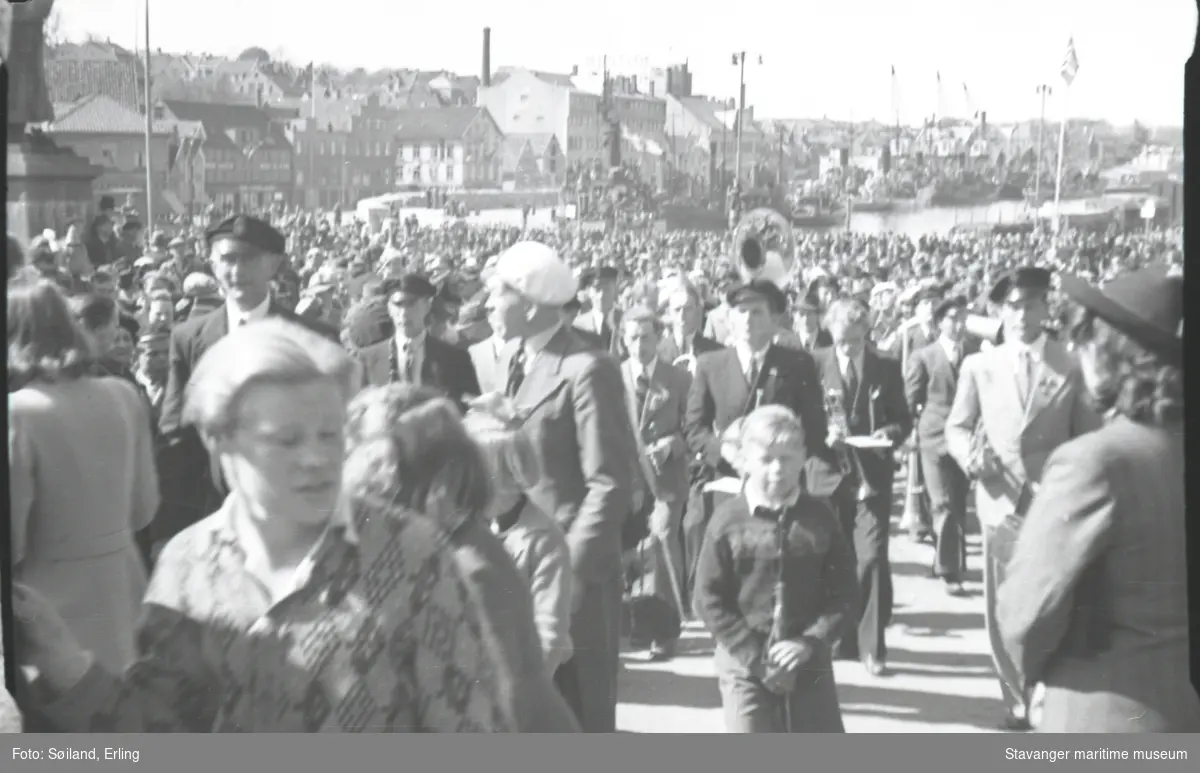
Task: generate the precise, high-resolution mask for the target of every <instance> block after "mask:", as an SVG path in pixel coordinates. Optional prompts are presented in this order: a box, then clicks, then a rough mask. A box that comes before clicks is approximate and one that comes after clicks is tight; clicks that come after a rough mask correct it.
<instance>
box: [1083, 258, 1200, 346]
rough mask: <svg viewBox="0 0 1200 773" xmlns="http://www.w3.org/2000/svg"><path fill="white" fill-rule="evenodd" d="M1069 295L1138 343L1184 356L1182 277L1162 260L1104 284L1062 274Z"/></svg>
mask: <svg viewBox="0 0 1200 773" xmlns="http://www.w3.org/2000/svg"><path fill="white" fill-rule="evenodd" d="M1062 290H1063V293H1065V294H1066V296H1067V297H1068V298H1070V299H1071V300H1072V301H1074V302H1075V303H1078V304H1079V305H1080V306H1082V307H1084V308H1085V309H1087V310H1088V311H1090V312H1092V313H1093V314H1095V315H1096V316H1097V317H1099V318H1100V319H1102V320H1104V321H1105V322H1107V323H1108V324H1109V325H1111V326H1112V327H1113V328H1115V329H1116V330H1118V331H1120V332H1121V333H1124V334H1125V335H1127V336H1129V337H1130V338H1132V339H1133V340H1134V341H1136V342H1137V343H1139V344H1141V345H1142V346H1144V347H1146V348H1147V349H1150V350H1152V351H1155V352H1158V353H1160V354H1165V355H1168V356H1172V357H1182V356H1183V277H1182V276H1179V275H1177V274H1175V273H1174V272H1172V271H1171V269H1170V267H1168V266H1166V265H1164V264H1157V265H1153V266H1148V267H1146V268H1143V269H1140V270H1138V271H1134V272H1132V273H1129V274H1124V275H1123V276H1120V277H1117V278H1116V279H1114V280H1113V281H1111V282H1109V283H1108V284H1106V285H1105V286H1104V287H1102V288H1101V287H1096V286H1094V285H1091V284H1088V283H1087V282H1085V281H1083V280H1082V279H1080V278H1079V277H1076V276H1070V275H1065V276H1063V278H1062Z"/></svg>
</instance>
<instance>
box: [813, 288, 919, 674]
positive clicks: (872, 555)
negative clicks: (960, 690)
mask: <svg viewBox="0 0 1200 773" xmlns="http://www.w3.org/2000/svg"><path fill="white" fill-rule="evenodd" d="M825 318H826V320H827V323H826V324H827V325H828V326H829V334H830V336H831V337H832V338H833V346H831V347H829V348H827V349H820V350H818V351H817V352H816V354H815V355H814V358H815V359H816V363H817V368H818V370H819V372H820V374H821V383H822V389H823V391H824V394H825V395H826V396H827V397H828V398H829V399H830V401H831V403H837V404H839V405H840V413H841V414H842V417H844V418H843V419H842V420H836V419H837V417H836V416H835V415H833V412H831V419H830V438H829V442H830V444H831V445H833V446H834V447H835V448H836V449H837V453H838V454H839V455H840V457H841V459H842V460H843V468H844V469H846V470H847V471H848V474H847V475H846V477H845V479H843V480H842V481H841V485H840V486H839V488H838V490H837V491H836V492H835V494H834V496H833V502H834V506H835V508H836V509H837V512H838V515H839V518H840V519H841V522H842V528H843V529H844V530H845V533H846V538H847V539H848V540H850V542H851V544H852V546H853V548H854V554H855V559H856V561H857V564H858V583H859V588H860V593H861V596H860V608H859V614H858V616H857V617H858V630H857V635H855V634H848V635H847V636H846V637H845V638H843V639H842V643H841V647H840V649H841V653H840V654H841V655H842V656H843V657H845V658H859V659H861V660H862V662H863V665H864V666H865V667H866V669H867V672H868V673H870V674H871V675H873V676H881V675H883V674H884V673H885V672H886V670H887V644H886V642H885V641H884V630H885V628H886V627H887V625H888V623H889V622H890V621H891V617H892V569H891V565H890V564H889V562H888V534H889V526H890V521H891V514H892V485H893V483H894V478H895V474H896V470H895V464H896V463H895V455H894V454H895V449H896V448H897V447H898V446H899V445H900V444H901V443H903V442H904V440H905V438H907V437H908V433H909V432H910V431H912V420H911V419H910V418H909V413H908V405H907V404H906V403H905V400H904V381H903V378H902V377H901V374H900V367H899V363H897V362H896V361H895V360H892V359H888V358H885V357H882V356H880V355H879V354H877V353H876V352H875V351H873V350H872V349H871V347H869V346H867V331H868V326H869V324H870V321H869V319H868V315H867V309H866V307H865V306H864V305H863V304H861V303H860V302H858V301H856V300H853V299H849V298H843V299H840V300H837V301H834V302H833V304H832V305H831V306H830V307H829V310H828V311H827V312H826V316H825ZM847 437H849V438H865V437H869V438H872V439H874V440H875V441H876V442H878V443H880V444H881V445H880V447H875V448H860V447H854V446H852V445H849V444H847V442H846V440H847Z"/></svg>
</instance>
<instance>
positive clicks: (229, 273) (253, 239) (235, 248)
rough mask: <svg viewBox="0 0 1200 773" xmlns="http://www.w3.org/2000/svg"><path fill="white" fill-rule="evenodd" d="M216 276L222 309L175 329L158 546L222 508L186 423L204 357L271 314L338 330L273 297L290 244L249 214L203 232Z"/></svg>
mask: <svg viewBox="0 0 1200 773" xmlns="http://www.w3.org/2000/svg"><path fill="white" fill-rule="evenodd" d="M206 241H207V244H208V248H209V260H210V262H211V264H212V269H213V275H214V276H215V277H216V279H217V281H218V282H219V283H220V285H221V288H222V290H223V291H224V293H225V303H224V304H223V305H222V306H220V307H219V308H217V309H214V310H213V311H210V312H209V313H207V314H204V315H202V316H198V317H192V318H190V319H188V321H187V322H184V323H182V324H180V325H178V326H176V327H175V328H174V330H172V331H171V343H170V347H169V351H168V354H167V357H168V363H169V364H168V370H167V386H166V390H165V393H164V395H163V400H162V409H161V411H162V412H161V414H160V417H159V431H160V432H161V434H162V441H163V447H162V449H161V450H160V453H159V468H160V480H161V481H162V482H161V489H162V492H163V494H162V500H163V502H162V507H161V509H160V510H159V514H158V517H156V518H155V520H154V523H152V524H151V526H150V530H151V535H152V542H153V544H154V545H155V547H156V549H157V548H161V547H162V545H163V543H165V542H166V541H167V540H169V539H170V538H171V537H173V536H175V535H176V534H178V533H179V532H180V531H182V530H183V529H185V528H187V527H188V526H190V525H192V524H193V523H195V522H196V521H199V520H200V519H202V518H204V517H206V516H208V515H210V514H212V513H213V512H214V511H215V510H216V509H217V508H218V507H219V506H220V504H221V501H222V499H223V494H222V493H221V489H222V488H223V485H222V483H221V481H220V480H219V474H218V472H217V471H216V470H215V469H213V466H212V464H211V462H210V459H209V455H208V451H207V450H206V449H205V448H204V444H203V443H202V442H201V440H200V436H199V434H197V432H196V430H195V429H194V428H193V427H191V426H185V425H184V424H183V423H182V415H183V404H184V397H185V392H186V389H187V383H188V379H190V378H191V375H192V371H193V370H194V369H195V367H196V363H198V362H199V361H200V358H201V357H203V356H204V353H205V352H206V351H208V350H209V348H211V347H212V345H213V344H215V343H216V342H217V341H219V340H220V339H221V338H222V337H224V336H225V335H226V334H227V333H228V332H229V331H230V330H231V329H232V328H235V327H240V326H241V325H245V324H248V323H251V322H255V321H257V320H261V319H265V318H267V317H283V318H284V319H287V320H290V321H292V322H295V323H297V324H299V325H303V326H304V327H307V328H308V329H310V330H313V331H314V332H316V333H319V334H321V335H323V336H325V337H327V338H329V339H330V340H333V341H337V340H338V335H337V331H335V330H331V329H330V328H328V327H327V326H325V325H322V324H321V323H319V322H311V321H308V320H305V319H302V318H300V317H298V316H296V315H295V314H293V313H292V312H290V311H288V310H287V309H285V308H283V307H282V306H280V305H279V304H277V303H276V302H275V300H274V299H273V298H272V297H271V293H270V286H271V279H272V277H274V276H275V274H276V272H277V271H278V270H279V268H280V265H281V264H282V263H283V262H284V260H286V258H285V255H284V250H285V249H286V242H285V239H284V237H283V235H282V234H281V233H279V232H278V231H276V230H275V229H274V228H272V227H271V225H270V224H268V223H266V222H264V221H262V220H259V219H257V218H254V217H250V216H248V215H236V216H234V217H230V218H228V219H226V220H224V221H222V222H220V223H219V224H217V225H216V226H214V227H213V228H211V229H209V231H208V233H207V234H206Z"/></svg>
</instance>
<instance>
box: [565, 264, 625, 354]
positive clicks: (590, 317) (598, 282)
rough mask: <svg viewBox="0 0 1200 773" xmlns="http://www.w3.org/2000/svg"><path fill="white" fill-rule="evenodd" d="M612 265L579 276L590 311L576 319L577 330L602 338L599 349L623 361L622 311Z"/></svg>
mask: <svg viewBox="0 0 1200 773" xmlns="http://www.w3.org/2000/svg"><path fill="white" fill-rule="evenodd" d="M619 277H620V275H619V274H618V273H617V270H616V269H615V268H613V267H612V266H601V267H600V268H595V269H588V270H587V271H584V272H583V274H581V275H580V277H579V289H580V290H581V291H583V292H584V293H585V294H586V295H587V297H588V300H589V301H591V308H589V309H588V310H587V311H585V312H583V313H582V314H580V315H578V316H577V317H576V318H575V327H577V328H579V329H580V330H586V331H587V332H589V333H594V334H595V335H597V336H599V337H600V346H601V347H602V348H603V349H604V350H605V351H607V352H608V353H609V354H611V355H613V356H614V357H616V358H617V359H618V360H620V359H621V358H622V357H624V355H625V353H624V352H623V351H621V350H622V348H623V347H622V344H621V310H620V309H618V308H617V280H618V278H619Z"/></svg>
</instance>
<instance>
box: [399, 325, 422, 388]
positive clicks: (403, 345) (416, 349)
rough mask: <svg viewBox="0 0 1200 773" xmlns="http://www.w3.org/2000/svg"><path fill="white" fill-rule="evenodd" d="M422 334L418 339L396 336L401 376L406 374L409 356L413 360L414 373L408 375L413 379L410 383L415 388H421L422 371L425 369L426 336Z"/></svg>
mask: <svg viewBox="0 0 1200 773" xmlns="http://www.w3.org/2000/svg"><path fill="white" fill-rule="evenodd" d="M426 335H427V334H426V333H424V332H422V333H421V334H420V335H418V336H417V337H416V338H406V337H405V336H404V334H403V333H397V334H396V356H397V360H396V364H397V366H398V367H399V368H400V370H401V375H402V376H403V375H404V373H403V371H404V363H405V361H406V359H407V357H406V354H405V353H406V352H408V353H410V354H409V355H408V356H409V357H411V359H412V373H410V374H408V376H409V378H410V379H411V380H410V381H409V382H408V383H410V384H412V385H413V386H421V371H422V369H423V368H424V367H425V336H426Z"/></svg>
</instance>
